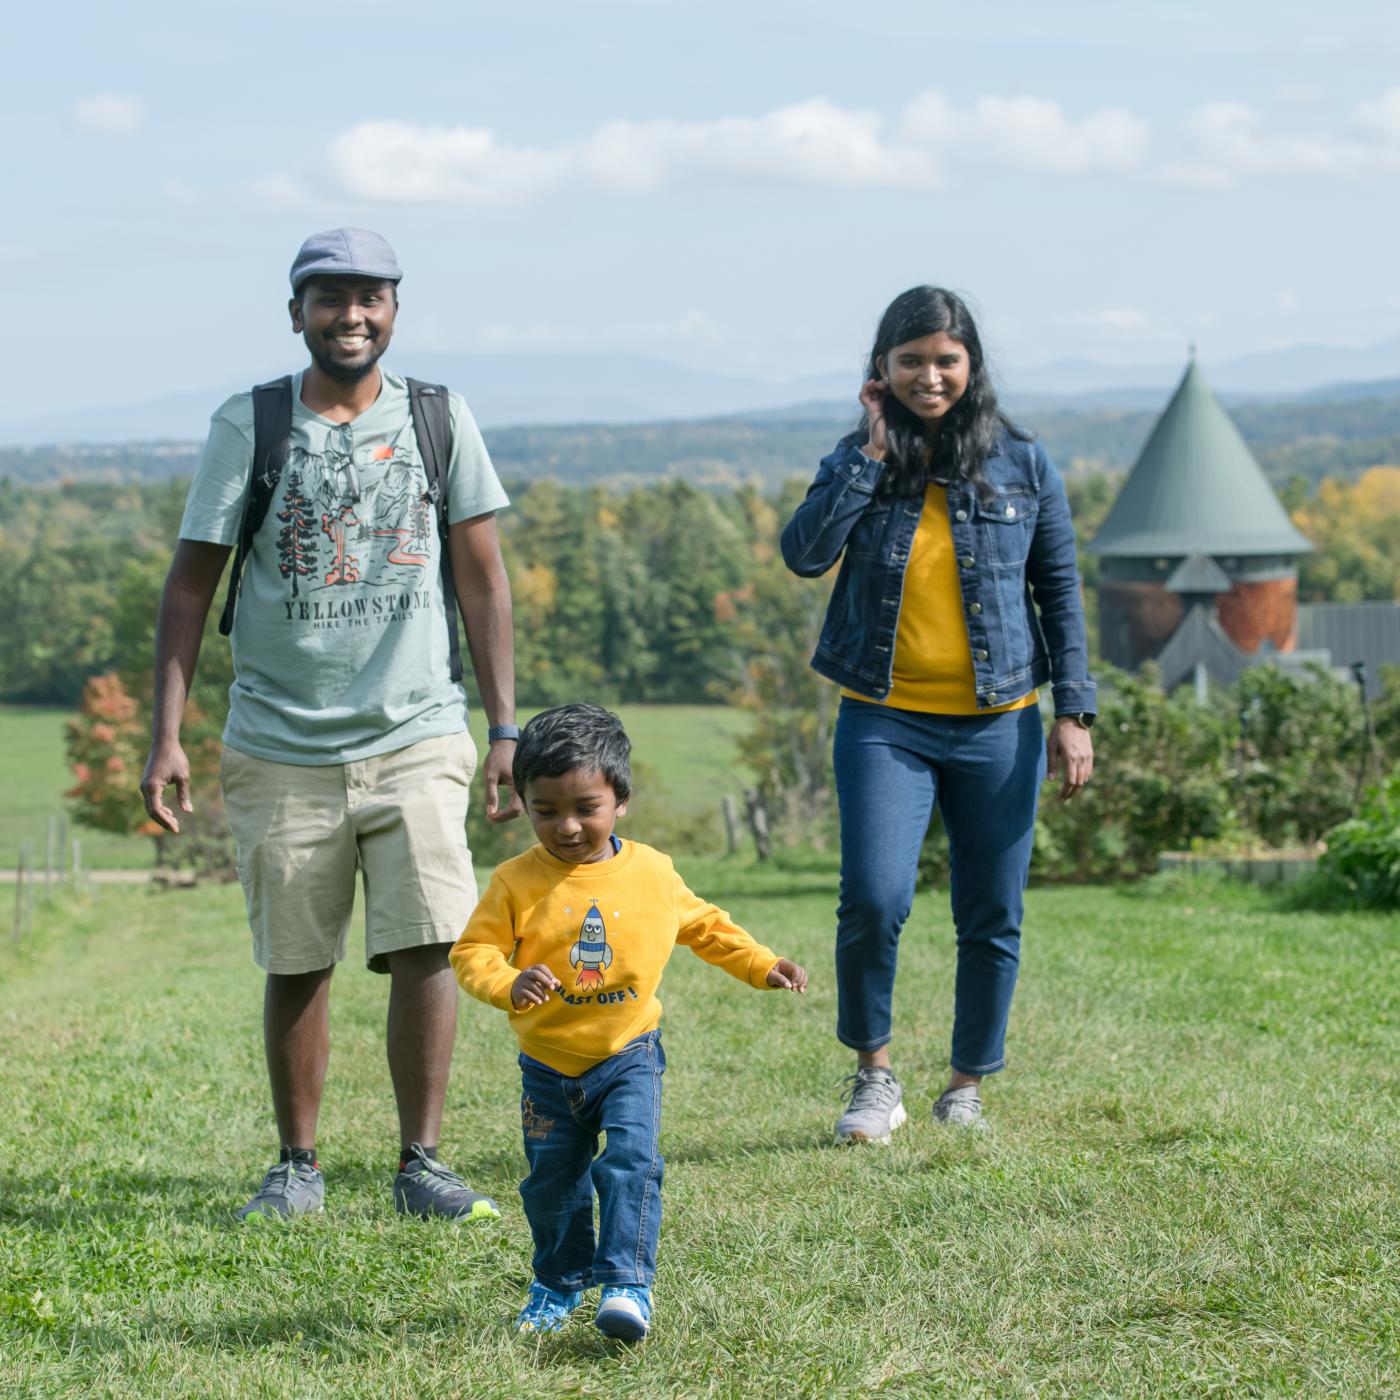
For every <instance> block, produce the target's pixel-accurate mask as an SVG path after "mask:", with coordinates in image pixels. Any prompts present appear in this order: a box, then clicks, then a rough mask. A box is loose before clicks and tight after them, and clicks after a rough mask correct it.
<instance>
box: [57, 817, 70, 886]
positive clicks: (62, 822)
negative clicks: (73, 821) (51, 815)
mask: <svg viewBox="0 0 1400 1400" xmlns="http://www.w3.org/2000/svg"><path fill="white" fill-rule="evenodd" d="M56 854H57V858H58V883H59V884H60V885H61V884H63V883H64V882H65V881H66V880H67V879H68V871H67V869H66V866H67V862H68V813H67V812H63V813H62V814H61V815H60V816H59V818H58V846H57V848H56Z"/></svg>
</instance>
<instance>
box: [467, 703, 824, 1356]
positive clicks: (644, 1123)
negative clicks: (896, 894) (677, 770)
mask: <svg viewBox="0 0 1400 1400" xmlns="http://www.w3.org/2000/svg"><path fill="white" fill-rule="evenodd" d="M630 751H631V744H630V743H629V741H628V738H627V735H626V734H625V733H624V732H623V728H622V724H621V721H619V719H618V718H617V716H616V715H614V714H610V713H609V712H608V711H607V710H604V709H602V708H601V707H600V706H597V705H562V706H560V707H559V708H558V709H554V710H546V711H545V712H544V713H543V714H539V715H536V716H535V718H534V719H532V720H531V721H530V722H529V724H527V725H526V726H525V728H524V731H523V732H522V733H521V735H520V741H519V744H518V746H517V748H516V751H515V764H514V778H515V788H516V791H517V792H518V793H520V795H521V797H522V799H523V800H524V803H525V811H526V813H527V815H528V816H529V818H530V824H531V826H533V827H534V829H535V835H536V836H537V837H538V838H539V842H540V844H539V845H537V846H532V847H531V848H530V850H528V851H526V852H525V853H524V854H523V855H519V856H516V857H515V858H514V859H513V860H508V861H506V862H505V863H504V864H503V865H501V866H500V867H499V868H498V869H497V871H496V873H495V875H494V876H493V877H492V879H491V883H490V886H489V887H488V888H487V890H486V893H485V895H484V896H483V897H482V900H481V903H480V904H479V905H478V906H477V908H476V912H475V913H474V914H473V915H472V917H471V921H470V922H469V923H468V924H467V927H466V930H465V931H464V932H463V934H462V936H461V938H459V939H458V940H457V943H456V946H455V947H454V948H453V949H452V952H451V955H450V956H451V959H452V966H453V968H454V969H455V970H456V973H457V980H458V981H459V982H460V983H461V984H462V986H463V987H465V988H466V989H467V991H469V992H470V993H471V994H472V995H473V996H475V997H478V998H480V1000H482V1001H485V1002H489V1003H490V1004H491V1005H492V1006H497V1007H499V1008H500V1009H501V1010H502V1011H507V1012H509V1013H510V1017H511V1022H512V1024H513V1026H514V1028H515V1033H516V1035H517V1036H518V1037H519V1040H520V1048H521V1051H522V1054H521V1056H520V1071H521V1079H522V1094H521V1100H520V1113H521V1122H522V1126H523V1128H524V1133H525V1157H526V1160H527V1161H528V1163H529V1168H530V1170H529V1175H528V1176H527V1177H526V1178H525V1180H524V1181H523V1182H522V1183H521V1185H520V1195H521V1198H522V1200H523V1201H524V1204H525V1215H526V1218H527V1219H528V1220H529V1222H530V1232H531V1234H532V1235H533V1236H534V1241H535V1255H534V1275H535V1279H534V1282H533V1283H532V1284H531V1285H530V1292H529V1296H528V1297H527V1298H526V1300H525V1305H524V1307H523V1308H522V1309H521V1312H520V1316H519V1317H518V1318H517V1319H516V1324H515V1325H516V1330H517V1331H519V1332H553V1331H558V1330H559V1329H560V1328H562V1327H563V1326H564V1325H565V1323H566V1322H567V1321H568V1319H569V1316H570V1314H571V1313H573V1311H574V1310H575V1309H576V1308H577V1307H578V1306H579V1305H580V1303H582V1301H583V1290H584V1289H586V1288H588V1287H590V1286H591V1285H593V1284H602V1285H603V1294H602V1298H601V1300H600V1302H599V1305H598V1314H597V1326H598V1328H599V1330H600V1331H602V1332H604V1333H606V1334H607V1335H608V1336H610V1337H621V1338H625V1339H627V1340H629V1341H635V1340H638V1339H639V1338H641V1337H645V1336H646V1334H647V1331H648V1328H649V1327H650V1324H651V1282H652V1278H653V1276H654V1274H655V1272H656V1241H657V1236H658V1234H659V1231H660V1225H661V1175H662V1162H661V1153H660V1152H659V1151H658V1149H657V1136H658V1132H659V1129H660V1126H661V1075H662V1071H663V1070H664V1069H665V1068H666V1056H665V1054H664V1052H663V1051H662V1049H661V1032H660V1031H659V1030H658V1029H657V1025H658V1023H659V1021H660V1019H661V1003H660V1002H659V1001H658V1000H657V999H656V990H657V987H658V985H659V984H660V981H661V974H662V971H663V970H664V968H665V966H666V961H667V959H668V958H669V957H670V956H671V952H672V950H673V949H674V948H675V946H676V944H677V943H683V944H685V945H686V946H687V947H689V948H690V949H691V950H692V951H693V952H695V953H697V954H698V955H699V956H700V957H702V958H704V959H705V961H706V962H709V963H714V964H715V965H716V966H717V967H722V968H723V969H724V970H725V971H726V972H728V973H730V974H731V975H732V976H734V977H737V978H739V979H740V980H741V981H744V982H747V983H749V984H750V986H754V987H782V988H786V989H787V990H789V991H794V992H800V991H802V990H803V989H804V988H805V987H806V985H807V974H806V972H804V971H803V970H802V968H800V967H799V966H798V965H797V964H796V963H794V962H791V961H789V960H788V959H787V958H780V957H778V955H777V954H776V953H773V952H771V951H770V950H769V949H767V948H765V947H763V946H762V945H761V944H759V943H755V942H754V940H753V939H752V938H751V937H750V936H749V935H748V934H747V933H745V932H744V930H743V929H741V928H739V927H738V926H737V925H736V924H734V923H733V922H731V920H730V918H729V915H728V914H726V913H724V911H723V910H721V909H716V908H715V906H714V905H713V904H706V903H705V902H704V901H703V900H701V899H699V898H697V897H696V896H695V895H693V894H692V893H691V892H690V891H689V890H688V889H687V888H686V887H685V885H684V883H683V882H682V881H681V878H680V876H679V875H677V874H676V871H675V868H674V867H673V866H672V864H671V861H670V858H669V857H668V856H664V855H662V854H661V852H660V851H656V850H653V849H652V848H651V847H650V846H643V845H640V844H638V843H637V842H635V841H622V840H619V838H618V837H617V836H615V835H614V834H613V826H614V823H615V822H616V821H617V819H618V818H619V817H621V816H622V815H623V814H624V813H625V812H626V811H627V799H628V797H629V795H630V794H631V791H632V781H631V769H630V765H629V761H628V760H629V754H630ZM600 1134H606V1136H607V1146H606V1148H605V1150H604V1151H603V1153H602V1155H601V1156H598V1157H596V1158H595V1156H594V1153H595V1152H596V1151H597V1147H598V1137H599V1135H600ZM595 1192H596V1193H597V1196H598V1231H597V1237H596V1240H595V1236H594V1230H593V1196H594V1193H595Z"/></svg>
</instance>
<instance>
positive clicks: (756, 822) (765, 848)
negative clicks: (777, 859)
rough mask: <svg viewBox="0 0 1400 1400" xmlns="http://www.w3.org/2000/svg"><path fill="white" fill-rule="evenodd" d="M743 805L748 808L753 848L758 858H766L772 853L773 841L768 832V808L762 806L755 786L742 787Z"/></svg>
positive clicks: (761, 800)
mask: <svg viewBox="0 0 1400 1400" xmlns="http://www.w3.org/2000/svg"><path fill="white" fill-rule="evenodd" d="M744 806H745V807H746V808H747V809H748V814H749V830H750V831H752V832H753V844H754V849H755V850H756V851H757V852H758V858H759V860H767V859H768V858H769V857H770V856H771V855H772V854H773V843H772V840H771V839H770V837H769V834H768V809H767V808H766V807H764V805H763V799H762V798H761V797H760V796H759V795H758V789H757V788H745V789H744Z"/></svg>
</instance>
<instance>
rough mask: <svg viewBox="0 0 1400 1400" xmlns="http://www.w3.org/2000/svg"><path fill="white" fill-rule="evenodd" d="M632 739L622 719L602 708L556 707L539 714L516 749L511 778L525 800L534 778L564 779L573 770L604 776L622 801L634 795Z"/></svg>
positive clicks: (521, 733) (524, 730)
mask: <svg viewBox="0 0 1400 1400" xmlns="http://www.w3.org/2000/svg"><path fill="white" fill-rule="evenodd" d="M631 753H632V741H631V740H630V739H629V738H628V737H627V731H626V730H625V729H623V727H622V721H621V720H620V719H618V717H617V716H616V715H615V714H613V713H612V711H611V710H605V709H604V708H603V707H602V706H601V705H558V706H556V707H555V708H554V709H552V710H541V711H540V713H539V714H537V715H536V716H535V717H534V719H532V720H531V721H530V722H529V723H528V724H527V725H526V726H525V728H524V729H522V730H521V731H520V740H519V742H518V743H517V744H516V746H515V761H514V762H513V763H512V764H511V777H512V778H513V779H514V780H515V790H516V792H518V793H519V794H520V796H521V798H522V799H523V798H524V796H525V787H526V784H528V783H530V782H532V781H533V780H534V779H535V778H562V777H563V776H564V774H565V773H571V772H573V770H574V769H575V768H584V769H587V770H588V771H589V772H597V773H601V774H602V775H603V776H604V777H605V778H606V779H607V780H608V783H609V784H610V785H611V787H612V790H613V792H614V794H615V795H616V797H617V800H618V801H619V802H623V801H626V799H627V798H628V797H629V796H630V795H631V792H632V764H631V761H630V758H631Z"/></svg>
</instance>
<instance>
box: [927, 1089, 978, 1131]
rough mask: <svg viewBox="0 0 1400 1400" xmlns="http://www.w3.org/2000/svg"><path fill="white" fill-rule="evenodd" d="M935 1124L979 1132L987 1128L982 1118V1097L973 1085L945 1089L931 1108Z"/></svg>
mask: <svg viewBox="0 0 1400 1400" xmlns="http://www.w3.org/2000/svg"><path fill="white" fill-rule="evenodd" d="M933 1121H934V1122H935V1123H950V1124H952V1126H953V1127H955V1128H976V1129H977V1130H978V1131H979V1132H980V1131H981V1130H982V1129H984V1128H985V1127H986V1126H987V1120H986V1119H985V1118H984V1117H983V1116H982V1096H981V1095H980V1094H979V1093H978V1092H977V1086H976V1085H975V1084H964V1085H963V1086H962V1088H961V1089H945V1090H944V1091H943V1092H942V1093H941V1094H940V1095H939V1096H938V1101H937V1102H936V1103H935V1104H934V1106H933Z"/></svg>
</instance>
